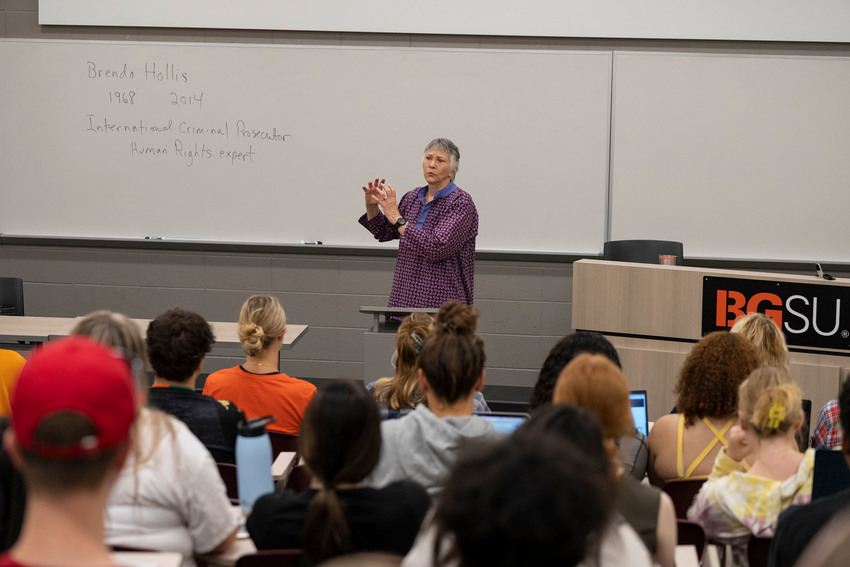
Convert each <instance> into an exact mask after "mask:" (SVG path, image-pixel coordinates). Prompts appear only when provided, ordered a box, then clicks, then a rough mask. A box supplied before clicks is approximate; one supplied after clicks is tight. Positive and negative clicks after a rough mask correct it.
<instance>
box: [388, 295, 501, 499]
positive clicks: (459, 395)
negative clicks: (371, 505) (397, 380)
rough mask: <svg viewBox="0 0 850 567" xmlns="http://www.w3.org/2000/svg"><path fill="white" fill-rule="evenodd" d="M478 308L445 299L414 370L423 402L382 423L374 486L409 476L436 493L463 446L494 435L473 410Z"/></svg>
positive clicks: (479, 383) (480, 379)
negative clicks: (403, 414)
mask: <svg viewBox="0 0 850 567" xmlns="http://www.w3.org/2000/svg"><path fill="white" fill-rule="evenodd" d="M477 323H478V311H477V310H476V309H475V308H474V307H471V306H468V305H463V304H461V303H457V302H453V301H450V302H446V303H445V304H443V306H442V307H441V308H440V311H439V313H438V314H437V320H436V323H435V328H434V331H433V332H432V333H431V334H430V335H429V336H428V338H427V339H425V345H424V346H423V347H422V354H421V355H420V357H419V370H418V371H417V375H418V381H419V388H421V390H422V392H424V394H425V399H426V400H427V405H426V404H420V405H418V406H416V410H415V411H413V412H411V413H409V414H407V415H406V416H404V417H402V418H399V419H391V420H387V421H384V422H383V423H381V433H382V435H383V438H384V444H383V448H382V450H381V460H380V462H379V463H378V466H377V468H376V469H375V472H374V473H373V474H372V477H371V483H372V484H373V485H374V486H385V485H387V484H389V483H391V482H394V481H396V480H412V481H414V482H417V483H419V484H421V485H422V486H423V487H425V489H426V490H428V493H429V494H432V495H433V494H437V493H439V492H440V489H441V487H442V484H443V482H444V481H445V479H446V476H447V475H448V471H449V468H450V467H451V465H452V463H454V461H455V459H456V458H457V455H458V453H459V452H460V451H462V450H463V448H464V447H465V446H467V445H468V444H470V443H475V442H488V441H495V440H496V439H497V434H496V431H495V430H494V429H493V426H492V425H491V424H490V422H488V421H487V420H486V419H484V418H482V417H479V416H477V415H473V413H472V406H473V403H474V399H475V392H478V391H480V390H481V389H482V388H483V387H484V343H483V342H482V341H481V338H480V337H478V335H476V334H475V327H476V325H477Z"/></svg>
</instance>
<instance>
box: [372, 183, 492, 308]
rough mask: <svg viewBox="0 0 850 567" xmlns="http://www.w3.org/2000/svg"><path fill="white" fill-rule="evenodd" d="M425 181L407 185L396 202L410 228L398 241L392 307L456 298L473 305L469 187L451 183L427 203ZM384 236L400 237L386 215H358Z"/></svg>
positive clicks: (474, 227)
mask: <svg viewBox="0 0 850 567" xmlns="http://www.w3.org/2000/svg"><path fill="white" fill-rule="evenodd" d="M427 189H428V188H427V187H418V188H416V189H413V190H412V191H408V192H407V193H406V194H405V195H404V197H402V198H401V201H400V202H399V204H398V210H399V212H400V213H401V215H402V216H403V217H404V218H405V219H407V222H408V224H407V228H406V229H405V231H404V235H403V236H402V237H401V239H400V241H399V245H398V258H397V259H396V264H395V275H394V276H393V287H392V291H390V300H389V303H388V307H431V308H435V309H436V308H439V307H440V306H441V305H442V304H443V303H445V302H446V301H450V300H454V301H459V302H461V303H465V304H467V305H472V295H473V286H474V283H475V237H476V236H478V211H477V210H476V209H475V203H473V202H472V197H470V196H469V193H467V192H466V191H464V190H463V189H461V188H460V187H458V186H457V185H455V184H454V183H450V184H449V185H448V186H446V187H445V188H443V189H440V190H439V191H438V192H437V194H436V195H435V196H434V200H433V201H431V202H430V203H428V204H426V203H425V192H426V190H427ZM359 222H360V224H362V225H363V226H364V227H366V229H367V230H368V231H369V232H371V233H372V234H373V235H374V236H375V238H376V239H377V240H379V241H381V242H386V241H388V240H393V239H395V238H398V237H399V235H398V231H396V230H395V229H394V228H393V227H392V225H391V224H390V222H389V221H388V220H387V218H386V217H385V216H384V215H382V214H379V215H378V216H376V217H375V218H373V219H372V220H366V215H365V214H364V215H363V216H361V217H360V221H359Z"/></svg>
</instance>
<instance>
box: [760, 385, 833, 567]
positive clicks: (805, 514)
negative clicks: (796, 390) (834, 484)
mask: <svg viewBox="0 0 850 567" xmlns="http://www.w3.org/2000/svg"><path fill="white" fill-rule="evenodd" d="M838 402H839V407H840V410H841V414H840V417H841V428H842V429H843V430H845V431H850V381H845V382H844V384H843V385H842V386H841V395H840V396H839V400H838ZM841 451H842V452H843V453H844V458H845V459H846V460H847V462H848V463H850V440H845V441H843V442H842V445H841ZM848 506H850V489H848V490H843V491H841V492H838V493H837V494H833V495H831V496H827V497H825V498H821V499H819V500H816V501H814V502H812V503H811V504H806V505H805V506H791V507H790V508H788V509H787V510H785V511H784V512H782V513H781V514H780V515H779V523H778V524H777V525H776V532H775V533H774V536H773V543H772V544H771V547H770V561H769V565H771V566H773V567H784V566H786V565H787V566H788V567H792V566H793V565H794V564H796V563H797V559H799V558H800V556H801V555H802V553H803V550H804V549H806V546H807V545H808V544H809V542H811V541H812V540H813V539H814V538H815V535H817V533H818V532H819V531H820V529H821V528H823V527H824V526H825V525H826V524H827V523H828V522H829V521H830V520H831V519H832V517H833V516H835V515H836V514H837V513H838V512H840V511H841V510H843V509H845V508H847V507H848Z"/></svg>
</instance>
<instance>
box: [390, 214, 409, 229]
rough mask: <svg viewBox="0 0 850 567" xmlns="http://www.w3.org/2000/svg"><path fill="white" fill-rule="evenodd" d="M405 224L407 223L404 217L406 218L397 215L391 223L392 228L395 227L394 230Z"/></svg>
mask: <svg viewBox="0 0 850 567" xmlns="http://www.w3.org/2000/svg"><path fill="white" fill-rule="evenodd" d="M406 224H407V219H406V218H404V217H398V220H396V221H395V223H393V228H394V229H396V230H398V229H400V228H401V227H403V226H404V225H406Z"/></svg>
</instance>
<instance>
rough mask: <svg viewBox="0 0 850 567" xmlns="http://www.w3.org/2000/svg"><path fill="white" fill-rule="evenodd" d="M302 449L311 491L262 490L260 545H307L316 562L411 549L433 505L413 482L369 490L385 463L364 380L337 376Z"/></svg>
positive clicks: (321, 396)
mask: <svg viewBox="0 0 850 567" xmlns="http://www.w3.org/2000/svg"><path fill="white" fill-rule="evenodd" d="M298 449H299V452H300V454H301V457H302V458H303V459H304V463H305V464H306V465H307V468H308V470H309V471H310V473H311V474H312V476H313V479H314V481H313V487H312V488H311V489H310V490H308V491H307V492H305V493H301V494H296V493H292V492H278V493H273V494H266V495H265V496H261V497H260V498H259V499H258V500H257V502H256V503H255V504H254V508H253V510H252V512H251V515H250V516H249V517H248V522H247V527H248V533H249V534H251V539H252V540H254V543H255V544H256V546H257V548H258V549H280V548H299V549H300V548H303V549H304V552H305V554H306V555H307V557H308V559H309V560H310V562H311V563H312V564H314V565H317V564H319V563H321V562H322V561H325V560H327V559H330V558H332V557H335V556H338V555H343V554H346V553H352V552H357V551H384V552H388V553H394V554H397V555H404V554H405V553H407V552H408V551H409V550H410V547H411V546H412V545H413V540H414V538H415V537H416V533H417V531H418V530H419V526H420V525H421V524H422V519H423V518H424V517H425V513H426V512H427V511H428V506H429V505H430V499H429V498H428V494H427V493H426V492H425V490H424V489H423V488H422V487H421V486H419V485H418V484H415V483H413V482H410V481H398V482H394V483H391V484H388V485H387V486H385V487H384V488H379V489H376V488H370V487H367V486H366V485H365V484H364V479H365V478H366V477H367V476H368V475H369V473H371V472H372V470H373V469H374V468H375V465H376V464H377V463H378V457H379V456H380V451H381V428H380V416H379V414H378V407H377V405H376V404H375V402H374V400H372V399H371V396H370V395H369V393H368V392H366V391H365V390H364V389H363V386H362V385H359V384H355V383H354V382H334V383H331V384H329V385H328V386H326V387H324V388H323V389H322V390H320V391H319V392H318V393H317V394H316V396H315V397H314V398H313V401H312V402H310V406H309V407H308V408H307V414H306V415H305V416H304V422H303V424H302V427H301V435H300V437H299V438H298Z"/></svg>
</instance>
